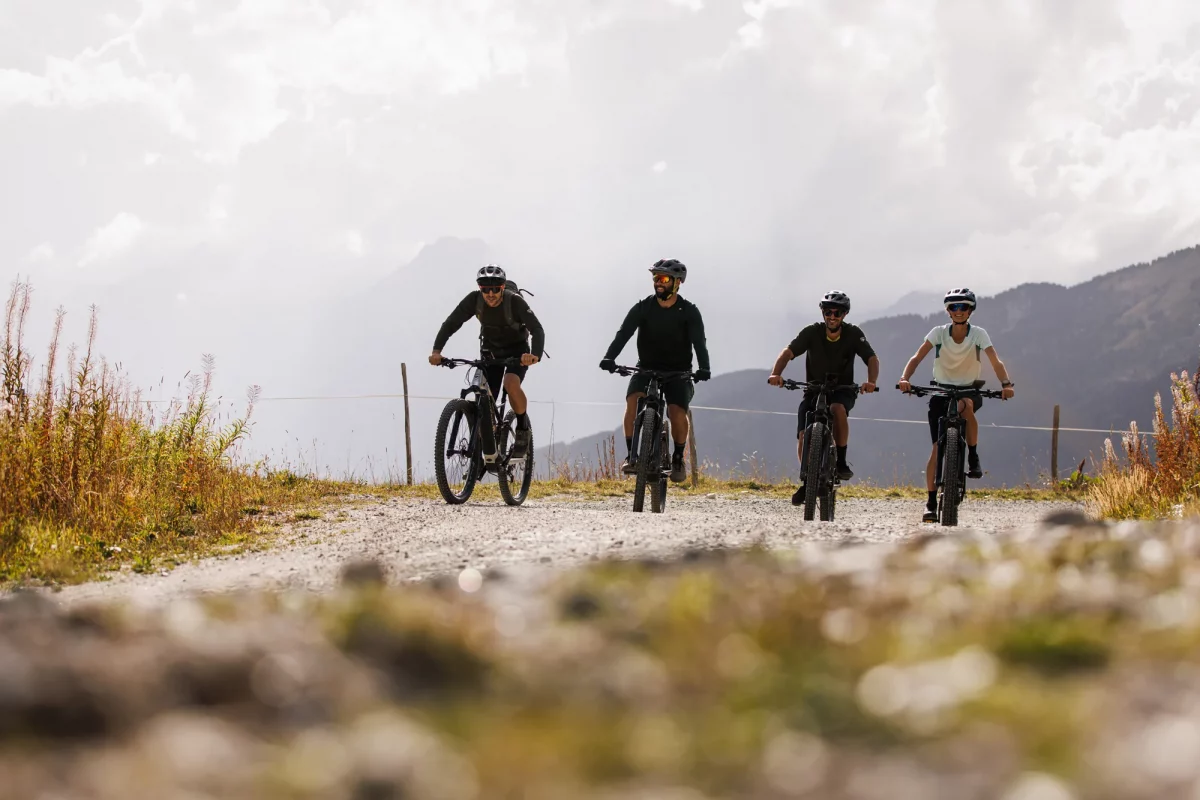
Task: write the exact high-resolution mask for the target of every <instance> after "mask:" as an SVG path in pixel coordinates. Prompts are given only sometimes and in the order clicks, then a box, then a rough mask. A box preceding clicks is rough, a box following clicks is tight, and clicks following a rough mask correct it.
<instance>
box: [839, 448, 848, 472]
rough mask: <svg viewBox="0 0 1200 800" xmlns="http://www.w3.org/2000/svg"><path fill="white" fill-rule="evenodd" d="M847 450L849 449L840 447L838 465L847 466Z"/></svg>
mask: <svg viewBox="0 0 1200 800" xmlns="http://www.w3.org/2000/svg"><path fill="white" fill-rule="evenodd" d="M847 449H848V448H846V447H839V448H838V449H837V456H838V464H839V465H841V466H843V467H844V466H846V450H847Z"/></svg>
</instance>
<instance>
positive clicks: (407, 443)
mask: <svg viewBox="0 0 1200 800" xmlns="http://www.w3.org/2000/svg"><path fill="white" fill-rule="evenodd" d="M400 380H401V381H403V382H404V466H405V468H406V472H407V473H408V485H409V486H412V482H413V474H412V473H413V463H412V428H411V427H410V424H409V421H408V365H407V364H404V363H401V364H400Z"/></svg>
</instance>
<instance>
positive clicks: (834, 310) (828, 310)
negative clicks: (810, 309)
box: [821, 308, 846, 319]
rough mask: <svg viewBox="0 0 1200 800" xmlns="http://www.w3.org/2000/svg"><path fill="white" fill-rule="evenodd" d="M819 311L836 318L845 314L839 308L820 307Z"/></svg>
mask: <svg viewBox="0 0 1200 800" xmlns="http://www.w3.org/2000/svg"><path fill="white" fill-rule="evenodd" d="M821 313H822V314H824V315H825V316H827V317H837V318H838V319H841V318H842V317H844V316H846V311H845V310H844V309H841V308H822V309H821Z"/></svg>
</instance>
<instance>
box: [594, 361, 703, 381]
mask: <svg viewBox="0 0 1200 800" xmlns="http://www.w3.org/2000/svg"><path fill="white" fill-rule="evenodd" d="M613 373H615V374H617V375H622V376H624V377H626V378H629V377H632V376H634V375H651V376H653V377H655V378H658V379H659V380H660V381H661V380H670V379H672V378H691V379H692V380H695V379H696V373H694V372H692V371H691V370H690V369H688V370H661V369H647V368H645V367H623V366H621V365H620V364H618V365H617V367H616V369H614V370H613Z"/></svg>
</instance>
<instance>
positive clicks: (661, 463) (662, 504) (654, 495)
mask: <svg viewBox="0 0 1200 800" xmlns="http://www.w3.org/2000/svg"><path fill="white" fill-rule="evenodd" d="M670 452H671V451H670V449H669V448H668V447H667V423H666V421H665V420H664V421H663V430H662V435H661V436H659V438H658V459H657V460H658V474H657V476H656V477H657V480H655V481H654V483H652V484H650V511H651V512H652V513H654V514H661V513H663V512H664V511H666V510H667V483H668V480H669V479H668V476H667V474H666V470H667V469H668V468H669V465H670V463H671V462H670V458H671V457H670V455H669V453H670Z"/></svg>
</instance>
